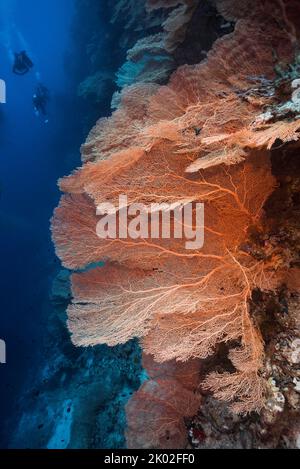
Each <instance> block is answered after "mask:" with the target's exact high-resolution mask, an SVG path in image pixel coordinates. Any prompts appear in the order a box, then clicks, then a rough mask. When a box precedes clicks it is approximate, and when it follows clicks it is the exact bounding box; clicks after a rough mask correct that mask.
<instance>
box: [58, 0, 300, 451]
mask: <svg viewBox="0 0 300 469" xmlns="http://www.w3.org/2000/svg"><path fill="white" fill-rule="evenodd" d="M171 3H173V4H174V2H171ZM177 3H179V2H177ZM177 3H176V5H177ZM242 3H243V2H242ZM279 3H280V5H281V2H279ZM286 3H287V2H285V6H286ZM291 3H293V2H291ZM155 4H156V5H157V3H156V2H155ZM234 4H235V2H231V5H233V6H234ZM224 5H225V3H224V2H223V6H224ZM227 7H228V8H229V4H228V2H227ZM278 11H279V15H281V17H280V18H281V19H282V20H283V23H284V24H285V25H288V26H287V27H282V23H281V21H275V20H274V18H273V17H272V16H269V17H265V16H263V15H262V16H259V15H257V16H251V18H250V20H248V19H242V20H240V21H239V22H238V23H237V26H236V29H235V32H234V33H233V34H230V35H228V36H226V37H223V38H222V39H220V40H218V41H217V43H216V44H215V46H214V48H213V50H212V51H211V53H210V54H209V56H208V59H207V60H206V61H205V62H203V63H201V64H199V65H194V66H183V67H181V68H180V69H179V70H177V72H176V73H175V74H174V75H173V76H172V78H171V80H170V83H169V84H168V85H166V86H162V87H159V88H157V87H156V86H154V87H153V86H152V85H135V86H134V87H130V88H128V89H125V90H124V92H123V95H122V99H121V105H120V108H119V109H118V110H117V111H116V112H115V113H114V114H113V115H112V117H111V118H109V119H105V120H101V121H100V122H99V123H98V124H97V126H96V127H95V128H94V129H93V131H92V132H91V134H90V136H89V138H88V141H87V143H86V144H85V145H84V146H83V149H82V152H83V160H84V162H85V164H84V165H83V167H82V168H80V169H79V170H77V171H76V172H75V173H73V174H72V175H71V176H69V177H67V178H64V179H63V180H62V181H61V182H60V187H61V189H62V190H63V191H65V192H66V193H67V194H66V195H65V196H63V198H62V200H61V203H60V206H59V207H58V209H57V210H56V212H55V215H54V219H53V228H52V229H53V238H54V241H55V244H56V250H57V254H58V255H59V257H60V258H61V259H62V261H63V263H64V265H65V266H66V267H68V268H71V269H78V268H83V267H85V266H87V265H89V264H91V263H94V262H96V263H97V262H100V261H103V260H104V261H105V262H106V263H105V266H104V267H96V268H93V269H91V270H88V271H86V272H82V273H79V274H74V275H73V279H72V283H73V296H74V300H73V304H72V305H71V306H70V308H69V311H68V314H69V328H70V330H71V333H72V340H73V342H74V343H75V344H76V345H94V344H98V343H107V344H109V345H115V344H118V343H123V342H126V341H127V340H129V339H130V338H133V337H138V338H140V339H141V341H142V344H143V347H144V350H145V351H146V352H147V353H149V354H151V355H153V356H154V358H155V360H157V361H160V362H164V361H169V360H180V361H183V362H184V361H186V362H189V361H190V360H191V359H194V358H195V357H197V358H206V357H208V356H209V355H211V354H212V353H213V352H214V350H215V349H216V346H217V345H218V344H219V343H221V342H227V343H228V344H229V345H230V346H231V351H230V354H229V358H230V359H231V361H232V364H233V365H234V367H235V370H236V371H235V373H232V374H222V375H218V374H211V375H210V376H209V377H208V378H207V382H206V385H207V386H210V387H211V388H212V389H214V391H215V392H216V394H217V396H218V397H220V398H222V399H224V400H235V405H234V408H235V410H237V411H239V412H249V411H251V410H255V409H260V408H261V406H262V405H263V402H264V391H265V387H264V381H263V379H262V378H261V376H260V374H259V371H260V369H261V367H262V365H263V342H262V338H261V336H260V333H259V331H258V330H257V329H256V327H255V326H254V324H253V322H252V319H251V317H250V314H249V306H248V300H249V298H250V297H251V293H252V290H253V289H254V288H260V289H262V290H267V289H268V288H274V285H276V269H275V268H274V266H272V262H271V260H270V259H267V258H263V257H262V258H257V257H255V255H252V253H251V252H249V250H247V242H248V240H249V234H250V231H251V232H252V233H256V234H258V233H259V232H260V231H261V230H262V226H263V214H264V212H263V206H264V203H265V201H266V199H267V198H268V196H269V195H270V194H271V192H272V191H273V189H274V186H275V180H274V178H273V176H272V174H271V166H270V154H269V151H268V150H269V149H270V148H271V147H272V146H273V144H274V143H275V142H276V139H277V138H279V139H280V140H281V141H282V143H284V142H288V141H294V140H296V139H298V130H299V123H298V122H297V121H293V122H292V121H291V122H290V121H288V120H286V121H284V120H283V121H279V122H271V123H268V124H260V125H259V124H258V121H257V119H258V117H259V116H260V115H261V114H262V112H263V111H264V107H265V106H268V105H270V104H272V103H273V100H274V95H273V94H272V85H270V83H272V81H273V80H274V79H275V77H276V71H275V65H276V61H280V62H282V63H288V62H289V61H291V60H292V59H293V55H294V52H295V50H294V48H293V47H294V44H293V41H291V35H292V33H291V31H292V28H291V27H290V25H289V22H290V19H289V20H288V22H287V21H286V18H285V14H286V12H287V9H286V8H284V9H282V8H279V10H278ZM245 14H246V10H245V12H243V13H240V14H239V15H238V17H240V16H242V17H244V16H245ZM293 34H294V33H293ZM229 164H230V166H228V165H229ZM122 194H126V196H127V203H128V205H129V204H131V203H133V202H139V203H144V204H146V205H147V206H149V205H150V204H151V203H154V202H159V203H161V202H166V203H169V204H178V203H179V204H180V203H181V204H183V205H184V204H186V203H188V202H191V203H197V202H202V203H204V204H205V226H204V229H205V242H204V246H203V248H201V249H200V248H195V249H191V250H187V249H186V246H185V242H184V241H185V240H183V239H174V238H171V239H164V238H162V237H157V238H155V237H151V236H150V237H149V238H145V237H144V238H143V237H142V238H141V239H130V238H126V239H123V238H122V239H118V237H117V238H116V239H111V238H108V239H99V238H98V237H97V235H96V225H97V221H98V220H99V217H97V216H96V206H97V205H98V204H100V203H104V202H110V203H111V204H114V205H115V206H116V205H117V204H118V200H119V197H120V196H121V195H122ZM120 212H121V211H119V212H118V213H117V216H118V217H120V216H121V213H120ZM193 227H194V226H193ZM245 246H246V247H245ZM274 278H275V279H274ZM238 344H239V345H238ZM175 381H176V380H175ZM178 386H181V384H180V385H178V383H177V382H176V385H175V384H174V379H173V378H172V379H171V380H167V379H165V380H163V379H157V380H156V379H152V380H151V381H148V382H147V383H145V384H144V385H143V387H142V389H141V390H140V391H139V392H138V394H137V395H136V397H135V398H134V399H133V401H132V402H131V403H130V404H129V408H128V409H129V410H128V413H129V415H131V413H132V415H135V416H137V415H138V413H139V412H141V414H139V415H140V420H139V419H136V420H137V424H136V425H137V426H136V427H135V428H134V429H133V430H132V433H131V435H133V434H134V433H135V434H136V432H137V431H138V430H139V431H141V430H140V429H141V428H142V421H143V419H144V414H145V412H150V414H151V415H152V416H153V419H152V422H153V425H152V426H150V430H149V429H148V431H149V435H150V437H149V438H150V440H151V444H155V445H159V444H162V442H161V440H160V439H161V438H162V439H163V442H164V443H165V440H164V438H165V435H166V431H167V432H169V433H170V434H172V435H173V433H174V432H175V433H174V434H175V435H177V434H178V435H179V434H180V432H182V425H183V423H182V417H183V415H191V413H192V411H195V407H196V404H195V401H194V400H193V398H192V397H191V395H190V394H186V392H187V391H184V392H183V391H182V389H181V388H180V392H179V391H178V389H179V388H178ZM189 392H190V391H189ZM153 399H154V402H155V403H156V406H153V405H152V404H151V402H153ZM174 399H176V401H177V404H178V402H179V403H180V405H182V409H180V410H179V411H178V408H177V407H176V409H177V410H176V412H175V410H174V407H175V406H174V405H173V403H174ZM181 399H184V400H185V403H183V402H182V403H181ZM191 402H192V404H190V403H191ZM194 404H195V405H194ZM160 409H163V410H164V412H163V413H165V412H166V413H168V412H169V411H170V418H169V420H168V425H167V427H164V426H163V425H162V419H161V415H160ZM174 412H175V414H176V415H175V417H174ZM178 412H179V413H178ZM129 420H130V421H131V422H133V418H130V419H129ZM161 428H163V430H160V429H161ZM129 431H131V430H129ZM132 438H134V437H133V436H130V437H129V441H133V440H132ZM178 438H181V437H179V436H178ZM146 440H147V438H146V436H145V435H144V434H142V435H141V440H140V441H139V442H138V444H139V445H141V446H142V445H143V444H144V442H145V441H146ZM175 440H176V438H175ZM134 441H135V444H137V441H136V440H134ZM180 441H181V440H180ZM131 444H134V443H130V445H131ZM146 444H147V445H148V444H150V443H149V441H148V440H147V443H146ZM177 444H180V443H179V440H178V441H177ZM147 447H148V446H147Z"/></svg>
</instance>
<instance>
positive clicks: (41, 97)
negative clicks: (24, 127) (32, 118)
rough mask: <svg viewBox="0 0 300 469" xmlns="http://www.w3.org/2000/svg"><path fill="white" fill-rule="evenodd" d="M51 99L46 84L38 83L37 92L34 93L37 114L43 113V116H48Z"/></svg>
mask: <svg viewBox="0 0 300 469" xmlns="http://www.w3.org/2000/svg"><path fill="white" fill-rule="evenodd" d="M48 100H49V92H48V89H47V88H46V87H45V86H44V85H38V87H37V89H36V92H35V94H34V95H33V99H32V101H33V106H34V110H35V112H36V114H37V115H38V114H39V113H41V114H42V115H43V116H47V110H46V106H47V102H48Z"/></svg>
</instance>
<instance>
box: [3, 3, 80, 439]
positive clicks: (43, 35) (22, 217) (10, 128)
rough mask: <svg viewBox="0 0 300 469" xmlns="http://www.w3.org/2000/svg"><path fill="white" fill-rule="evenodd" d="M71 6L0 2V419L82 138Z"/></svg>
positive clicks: (39, 333)
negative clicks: (1, 98)
mask: <svg viewBox="0 0 300 469" xmlns="http://www.w3.org/2000/svg"><path fill="white" fill-rule="evenodd" d="M73 8H74V5H73V0H63V1H61V0H42V1H41V0H26V1H24V0H0V78H1V79H4V80H5V82H6V86H7V103H6V104H3V105H2V104H1V105H0V227H1V243H0V246H1V247H0V249H1V313H0V339H4V340H5V341H6V345H7V364H6V365H0V421H1V422H3V421H4V420H5V419H6V418H7V417H10V418H11V417H13V415H14V412H15V411H16V399H17V398H18V397H19V396H20V393H22V389H23V386H24V382H25V381H26V379H27V377H28V376H29V373H30V372H31V371H32V369H33V368H34V367H35V366H38V363H39V361H40V360H41V354H42V347H43V345H42V342H43V334H44V331H45V327H46V319H47V318H46V317H45V316H46V313H45V311H47V302H48V294H49V285H50V283H51V281H52V277H53V273H54V272H55V271H56V270H57V268H58V261H57V259H56V258H55V255H54V250H53V246H52V243H51V239H50V232H49V219H50V217H51V214H52V212H53V208H54V207H55V206H56V205H57V202H58V198H59V193H58V189H57V186H56V181H57V179H58V178H59V177H60V176H62V175H64V174H67V173H69V172H70V170H71V169H72V168H74V167H75V166H76V165H78V164H79V151H78V149H79V145H80V143H81V141H82V135H81V134H80V132H79V133H78V132H77V131H76V129H77V127H78V128H79V127H80V123H79V122H77V121H76V115H77V109H76V106H77V101H76V99H75V97H74V93H75V92H74V89H73V85H74V83H73V77H71V76H70V75H69V74H68V73H67V68H66V66H65V57H66V52H68V54H69V55H70V54H72V53H76V48H75V47H74V44H72V43H71V40H70V22H71V18H72V15H73ZM23 49H26V50H27V52H28V54H29V55H30V57H31V59H32V60H33V62H34V64H35V67H34V71H31V72H30V73H29V74H27V75H26V76H22V77H19V76H16V75H13V74H12V72H11V67H12V64H11V53H12V52H13V51H15V50H23ZM73 49H74V50H73ZM37 73H38V75H37ZM37 79H40V80H41V81H42V82H43V83H44V84H45V85H46V86H47V87H48V88H49V90H50V93H51V101H50V103H49V123H48V124H45V123H44V121H43V119H40V118H38V117H36V116H35V114H34V112H33V107H32V95H33V91H34V87H35V86H36V83H37ZM74 116H75V117H74ZM79 117H80V116H79ZM79 117H78V119H79ZM72 126H74V132H73V133H72V128H73V127H72ZM76 126H77V127H76ZM75 127H76V129H75ZM70 135H72V138H70ZM45 305H46V306H45ZM2 427H3V426H2ZM1 437H2V441H5V440H6V438H7V435H0V440H1ZM2 444H5V443H2Z"/></svg>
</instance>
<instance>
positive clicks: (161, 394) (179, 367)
mask: <svg viewBox="0 0 300 469" xmlns="http://www.w3.org/2000/svg"><path fill="white" fill-rule="evenodd" d="M143 365H144V368H145V369H146V371H147V373H148V376H149V377H150V380H149V381H146V382H144V384H143V385H142V387H141V388H140V389H139V391H138V392H137V393H136V394H135V395H134V397H133V398H132V399H131V401H130V402H129V403H128V404H127V406H126V414H127V423H128V428H127V431H126V439H127V446H128V448H166V449H167V448H168V449H176V448H184V447H185V446H186V444H187V432H186V429H185V423H184V418H185V417H192V416H193V415H194V414H195V413H196V412H197V410H198V408H199V405H200V398H199V395H197V394H195V392H194V391H195V389H196V388H197V384H198V379H199V361H198V360H193V361H191V362H189V363H178V362H177V363H176V362H175V361H172V362H166V363H163V364H157V363H155V362H154V360H153V358H152V357H151V356H150V355H144V356H143Z"/></svg>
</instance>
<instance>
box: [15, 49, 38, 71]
mask: <svg viewBox="0 0 300 469" xmlns="http://www.w3.org/2000/svg"><path fill="white" fill-rule="evenodd" d="M33 65H34V64H33V62H32V61H31V60H30V58H29V57H28V55H27V54H26V52H25V51H24V50H23V51H22V52H18V53H17V52H15V61H14V65H13V72H14V73H15V74H16V75H25V74H26V73H28V72H29V70H30V69H31V68H32V67H33Z"/></svg>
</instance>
